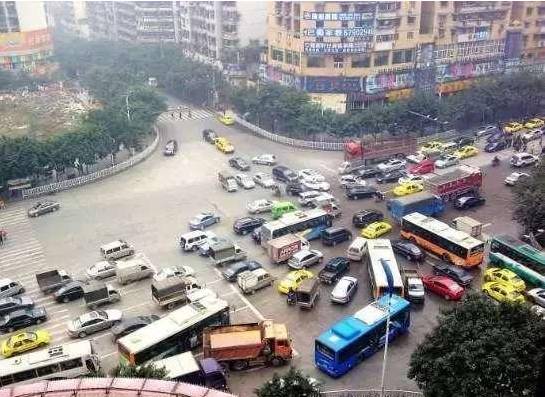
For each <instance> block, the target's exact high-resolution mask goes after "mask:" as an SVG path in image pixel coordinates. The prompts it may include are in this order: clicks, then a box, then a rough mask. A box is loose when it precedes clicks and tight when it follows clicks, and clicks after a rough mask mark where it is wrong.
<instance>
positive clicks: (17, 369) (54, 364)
mask: <svg viewBox="0 0 545 397" xmlns="http://www.w3.org/2000/svg"><path fill="white" fill-rule="evenodd" d="M98 369H99V361H98V356H97V355H96V354H95V352H94V350H93V345H92V344H91V341H88V340H84V341H80V342H74V343H70V344H66V345H60V346H53V347H50V348H48V349H42V350H39V351H35V352H31V353H26V354H22V355H20V356H15V357H11V358H7V359H5V360H0V387H4V386H8V385H12V384H15V383H29V382H35V381H37V380H43V379H65V378H77V377H79V376H84V375H88V374H91V373H94V372H96V371H98Z"/></svg>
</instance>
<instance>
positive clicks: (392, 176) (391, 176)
mask: <svg viewBox="0 0 545 397" xmlns="http://www.w3.org/2000/svg"><path fill="white" fill-rule="evenodd" d="M404 176H407V173H406V172H405V171H402V170H395V171H391V172H386V173H381V174H378V175H377V177H376V180H377V183H387V182H397V180H398V179H399V178H401V177H404Z"/></svg>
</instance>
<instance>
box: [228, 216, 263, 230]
mask: <svg viewBox="0 0 545 397" xmlns="http://www.w3.org/2000/svg"><path fill="white" fill-rule="evenodd" d="M264 223H265V219H263V218H257V217H253V216H245V217H244V218H239V219H237V220H236V221H235V223H233V230H234V232H235V233H236V234H248V233H250V232H252V231H253V230H254V229H255V228H258V227H260V226H261V225H263V224H264Z"/></svg>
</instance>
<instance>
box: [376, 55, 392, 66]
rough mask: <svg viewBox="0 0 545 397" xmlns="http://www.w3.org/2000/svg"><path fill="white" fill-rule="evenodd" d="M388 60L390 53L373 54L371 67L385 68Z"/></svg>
mask: <svg viewBox="0 0 545 397" xmlns="http://www.w3.org/2000/svg"><path fill="white" fill-rule="evenodd" d="M389 58H390V51H380V52H375V55H374V57H373V66H375V67H377V66H386V65H388V62H389Z"/></svg>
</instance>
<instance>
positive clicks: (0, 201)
mask: <svg viewBox="0 0 545 397" xmlns="http://www.w3.org/2000/svg"><path fill="white" fill-rule="evenodd" d="M4 208H6V203H4V200H1V199H0V210H3V209H4Z"/></svg>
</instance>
